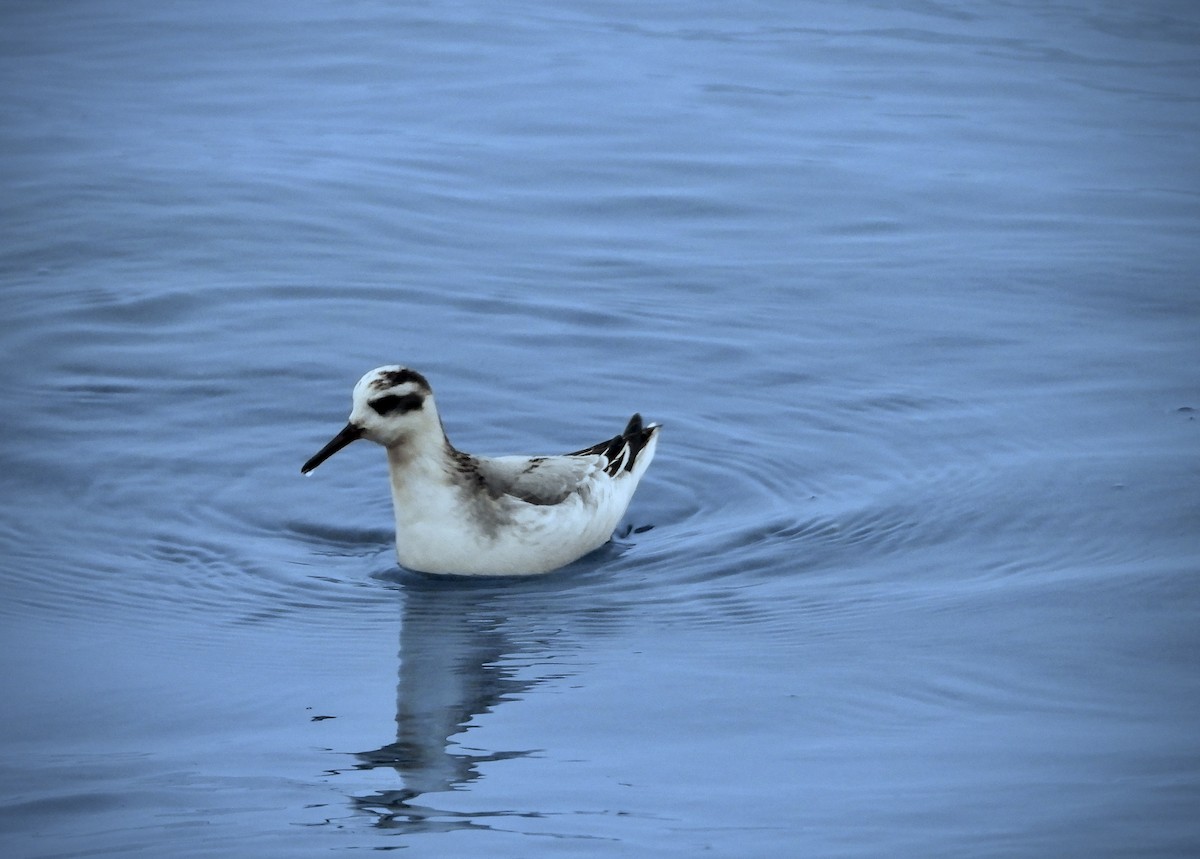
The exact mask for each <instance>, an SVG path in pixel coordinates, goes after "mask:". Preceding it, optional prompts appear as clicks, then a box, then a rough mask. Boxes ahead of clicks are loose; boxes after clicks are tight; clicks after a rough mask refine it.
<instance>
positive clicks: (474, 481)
mask: <svg viewBox="0 0 1200 859" xmlns="http://www.w3.org/2000/svg"><path fill="white" fill-rule="evenodd" d="M659 429H660V426H659V425H658V424H651V425H650V426H643V424H642V417H641V415H636V414H635V415H634V416H633V417H632V418H630V420H629V424H628V425H627V426H626V427H625V430H624V432H622V433H621V434H620V435H618V436H614V437H613V438H610V439H609V440H608V441H602V442H600V443H599V444H596V445H593V446H592V447H589V448H585V449H584V450H579V451H576V452H575V453H569V454H565V455H562V456H501V457H483V456H472V455H471V454H469V453H463V452H462V451H460V450H457V449H456V448H455V447H454V446H453V445H452V444H450V440H449V439H447V438H446V432H445V430H444V429H443V427H442V421H441V418H439V417H438V411H437V406H436V405H435V404H434V402H433V391H432V389H431V388H430V387H429V382H428V381H426V379H425V377H424V376H422V375H421V374H420V373H418V372H417V371H415V370H410V369H408V368H407V367H401V366H399V365H390V366H387V367H379V368H377V369H374V370H372V371H371V372H369V373H367V374H366V375H365V376H363V377H362V378H361V379H359V381H358V384H357V385H355V386H354V399H353V407H352V408H351V410H350V422H349V423H348V424H346V427H345V429H343V430H342V431H341V432H339V433H338V434H337V435H336V436H334V437H333V439H332V440H331V441H330V442H329V444H327V445H325V447H323V448H321V450H320V451H319V452H318V453H317V454H316V456H314V457H313V458H312V459H310V460H309V461H308V462H306V463H304V466H303V467H302V468H301V469H300V471H301V472H302V473H304V474H308V473H309V472H310V471H312V470H313V469H314V468H316V467H317V466H318V465H320V464H321V463H322V462H324V461H325V460H326V459H328V458H329V457H330V456H332V455H333V454H335V453H337V452H338V451H339V450H341V449H342V448H343V447H345V446H346V445H348V444H350V443H351V442H353V441H356V440H358V439H360V438H365V439H369V440H370V441H373V442H376V443H377V444H381V445H383V446H384V447H385V448H387V455H388V467H389V470H390V472H391V479H392V504H393V507H394V511H395V516H396V557H397V559H398V560H399V561H400V564H401V565H402V566H404V567H407V568H408V569H410V570H417V571H419V572H424V573H442V574H456V575H469V576H479V575H533V574H537V573H548V572H550V571H551V570H555V569H557V568H559V567H561V566H563V565H564V564H569V563H570V562H571V561H574V560H575V559H577V558H580V557H582V556H583V555H586V554H587V553H588V552H590V551H592V550H593V549H596V548H599V547H600V546H602V545H604V543H606V542H608V540H609V538H610V537H611V536H612V533H613V530H614V529H615V528H616V527H617V523H618V522H620V520H621V517H622V516H623V515H624V514H625V509H626V508H627V507H628V506H629V502H630V500H631V499H632V498H633V492H634V490H635V489H637V485H638V481H640V480H641V479H642V475H643V474H644V473H645V472H646V468H647V467H648V466H649V465H650V460H651V459H653V458H654V448H655V446H656V445H657V444H658V431H659Z"/></svg>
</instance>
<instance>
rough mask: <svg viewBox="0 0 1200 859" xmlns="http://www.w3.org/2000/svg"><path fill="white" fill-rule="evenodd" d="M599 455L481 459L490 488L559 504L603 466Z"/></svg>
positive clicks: (480, 468) (537, 500)
mask: <svg viewBox="0 0 1200 859" xmlns="http://www.w3.org/2000/svg"><path fill="white" fill-rule="evenodd" d="M603 463H604V459H603V457H600V456H594V455H592V456H535V457H532V458H530V457H527V456H499V457H496V458H494V459H482V458H481V459H480V460H479V471H480V473H481V474H482V475H483V477H484V479H485V480H486V481H487V483H488V485H489V487H490V488H491V489H492V490H493V491H496V492H500V493H503V494H505V495H512V496H513V497H515V498H520V499H521V500H522V501H527V502H529V503H530V504H558V503H560V502H562V501H564V500H566V498H567V497H568V496H569V495H570V494H571V493H572V492H576V491H578V489H579V485H580V483H582V482H583V481H584V480H585V479H586V478H587V477H588V475H590V474H592V473H594V472H595V471H596V469H598V468H601V467H602V466H603Z"/></svg>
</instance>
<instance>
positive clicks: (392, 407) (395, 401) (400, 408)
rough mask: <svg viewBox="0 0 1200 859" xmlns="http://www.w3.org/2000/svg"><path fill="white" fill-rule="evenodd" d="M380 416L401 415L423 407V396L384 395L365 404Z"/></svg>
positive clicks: (414, 394)
mask: <svg viewBox="0 0 1200 859" xmlns="http://www.w3.org/2000/svg"><path fill="white" fill-rule="evenodd" d="M367 405H369V406H370V407H371V408H373V409H374V410H375V411H376V412H377V413H378V414H380V415H402V414H404V413H405V412H411V411H415V410H416V409H419V408H421V407H422V406H423V405H425V395H424V394H417V393H412V394H385V395H384V396H382V397H376V398H375V399H373V400H371V401H370V402H368V403H367Z"/></svg>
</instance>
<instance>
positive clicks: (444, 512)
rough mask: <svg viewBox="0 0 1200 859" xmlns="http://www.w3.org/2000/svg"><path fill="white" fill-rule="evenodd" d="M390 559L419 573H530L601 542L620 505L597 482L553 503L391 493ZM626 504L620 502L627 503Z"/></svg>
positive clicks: (608, 533) (554, 565)
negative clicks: (392, 534)
mask: <svg viewBox="0 0 1200 859" xmlns="http://www.w3.org/2000/svg"><path fill="white" fill-rule="evenodd" d="M393 500H394V502H395V514H396V557H397V559H398V560H399V562H400V564H401V565H402V566H404V567H407V568H408V569H411V570H417V571H419V572H425V573H446V574H457V575H536V574H539V573H545V572H549V571H550V570H554V569H557V568H558V567H561V566H563V565H565V564H568V563H570V562H571V561H574V560H575V559H576V558H579V557H580V556H582V555H584V554H586V553H588V552H590V551H592V550H593V549H596V548H599V547H600V546H602V545H604V543H606V542H607V541H608V539H609V537H611V536H612V532H613V529H614V528H616V526H617V523H618V521H619V520H620V517H621V515H622V514H623V513H624V511H625V505H624V504H621V503H620V502H619V501H618V499H616V498H614V497H613V493H612V491H611V488H610V487H608V486H603V487H600V488H598V491H597V492H596V493H594V494H592V495H591V496H588V497H584V496H579V495H573V496H571V497H570V498H568V499H567V500H566V501H564V502H562V503H561V504H555V505H552V506H545V505H534V504H527V503H525V502H522V501H519V500H516V499H514V498H511V497H508V496H503V497H501V498H499V499H492V498H490V497H480V498H475V499H473V500H472V501H471V502H470V503H467V504H465V505H464V503H463V499H462V497H461V496H460V494H459V493H457V492H454V491H447V492H437V493H432V494H430V493H426V494H425V495H424V496H423V497H421V498H411V497H406V494H405V493H403V492H395V493H394V498H393ZM626 503H627V501H626Z"/></svg>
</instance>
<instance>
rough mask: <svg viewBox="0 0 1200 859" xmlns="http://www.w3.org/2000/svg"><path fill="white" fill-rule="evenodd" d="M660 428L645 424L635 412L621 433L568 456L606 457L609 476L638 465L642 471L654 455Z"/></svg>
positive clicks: (606, 470)
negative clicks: (655, 442)
mask: <svg viewBox="0 0 1200 859" xmlns="http://www.w3.org/2000/svg"><path fill="white" fill-rule="evenodd" d="M660 429H662V424H650V425H649V426H644V425H643V424H642V416H641V415H640V414H634V416H633V417H631V418H630V419H629V423H627V424H626V425H625V429H624V431H623V432H622V433H621V434H620V435H617V436H613V437H612V438H610V439H609V440H608V441H602V442H600V443H599V444H594V445H592V446H591V447H588V448H584V449H583V450H577V451H575V452H574V453H570V454H568V456H596V455H600V456H604V457H606V458H607V459H608V465H606V466H604V471H605V472H606V473H607V474H608V476H609V477H616V476H617V475H618V474H620V473H621V472H622V471H633V470H634V468H635V467H637V466H641V467H640V468H638V471H639V472H641V471H644V470H645V468H646V466H647V465H649V464H650V459H651V458H652V457H653V456H654V448H655V444H654V441H655V437H656V436H657V435H658V431H659V430H660Z"/></svg>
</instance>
